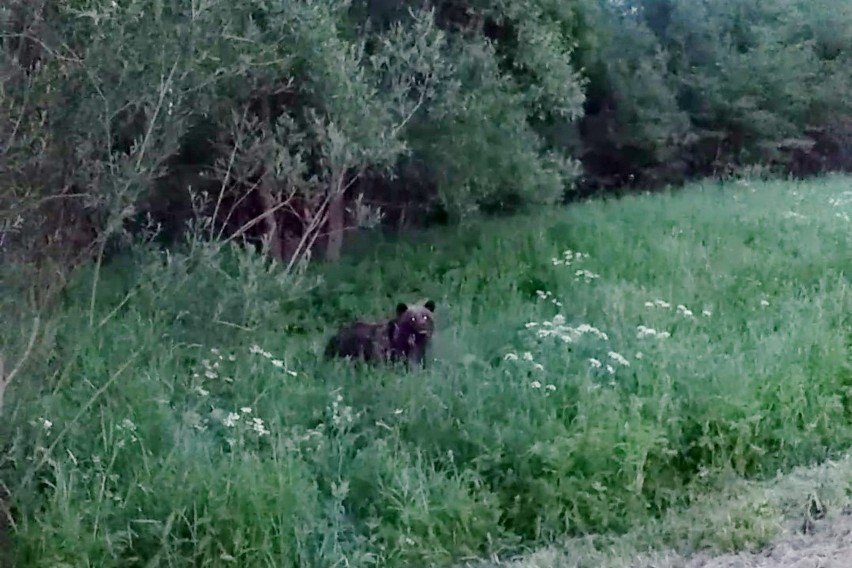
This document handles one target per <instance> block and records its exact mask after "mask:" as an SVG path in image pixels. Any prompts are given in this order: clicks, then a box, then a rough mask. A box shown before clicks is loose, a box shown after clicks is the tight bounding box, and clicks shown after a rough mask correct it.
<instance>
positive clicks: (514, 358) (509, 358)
mask: <svg viewBox="0 0 852 568" xmlns="http://www.w3.org/2000/svg"><path fill="white" fill-rule="evenodd" d="M503 359H505V360H506V361H517V360H518V356H517V355H515V354H514V353H506V356H505V357H503Z"/></svg>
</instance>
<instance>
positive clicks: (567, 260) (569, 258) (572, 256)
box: [550, 249, 589, 266]
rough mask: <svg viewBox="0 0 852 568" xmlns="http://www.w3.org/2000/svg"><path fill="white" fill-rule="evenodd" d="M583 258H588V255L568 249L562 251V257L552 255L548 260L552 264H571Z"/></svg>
mask: <svg viewBox="0 0 852 568" xmlns="http://www.w3.org/2000/svg"><path fill="white" fill-rule="evenodd" d="M584 258H589V255H588V254H586V253H583V252H576V251H573V250H571V249H568V250H566V251H565V252H563V253H562V258H557V257H553V258H551V259H550V262H551V263H552V264H553V266H571V265H572V264H574V263H575V262H579V261H581V260H583V259H584Z"/></svg>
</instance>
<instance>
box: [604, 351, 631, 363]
mask: <svg viewBox="0 0 852 568" xmlns="http://www.w3.org/2000/svg"><path fill="white" fill-rule="evenodd" d="M607 355H609V358H610V359H612V360H613V361H615V362H616V363H618V364H619V365H624V366H625V367H629V366H630V361H628V360H627V359H626V358H625V357H624V356H623V355H621V354H620V353H616V352H615V351H610V352H609V353H607Z"/></svg>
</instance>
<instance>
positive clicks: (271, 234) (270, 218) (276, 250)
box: [257, 175, 286, 262]
mask: <svg viewBox="0 0 852 568" xmlns="http://www.w3.org/2000/svg"><path fill="white" fill-rule="evenodd" d="M257 192H258V194H259V196H260V204H261V207H262V208H263V215H264V216H265V217H264V225H265V226H266V238H267V239H268V245H269V255H270V256H271V257H272V258H274V259H275V260H277V261H278V262H284V261H285V260H286V259H285V258H284V247H283V242H282V239H281V235H280V234H279V233H280V230H279V228H278V222H277V221H276V220H275V211H273V209H274V208H275V205H276V203H275V199H274V198H273V197H272V192H271V191H270V190H269V182H268V181H267V177H266V175H264V176H263V180H262V181H261V182H260V185H258V188H257Z"/></svg>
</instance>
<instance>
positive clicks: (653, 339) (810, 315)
mask: <svg viewBox="0 0 852 568" xmlns="http://www.w3.org/2000/svg"><path fill="white" fill-rule="evenodd" d="M849 184H850V180H849V179H848V178H844V177H830V178H823V179H819V180H816V181H813V182H809V183H793V182H763V181H750V180H748V179H746V178H743V179H741V180H740V181H738V182H731V183H728V184H717V183H715V182H711V183H705V184H696V185H693V186H691V187H689V188H687V189H686V190H685V191H683V192H678V193H674V194H663V195H656V196H651V195H635V196H629V197H626V198H623V199H621V200H618V201H602V200H599V201H591V202H587V203H583V204H579V205H576V206H573V207H570V208H567V209H564V210H553V211H546V212H532V213H529V214H528V215H527V216H521V217H516V218H513V219H510V220H505V219H504V220H491V221H480V222H472V223H469V224H467V225H465V226H463V227H451V228H445V229H442V230H440V231H428V232H422V233H419V234H414V235H411V237H410V238H404V239H395V241H396V242H390V241H389V240H388V241H386V242H375V239H373V238H371V239H369V240H370V241H371V242H368V243H358V242H353V247H358V248H360V249H361V250H360V251H355V252H353V253H352V254H351V255H346V256H345V257H344V258H343V259H342V260H341V261H340V262H338V263H334V264H329V265H327V266H314V267H311V268H309V269H308V270H307V271H304V272H300V273H294V272H292V271H287V270H285V269H284V267H283V266H282V265H280V264H278V263H273V264H272V265H271V266H270V265H269V263H268V262H267V259H266V258H265V257H264V256H263V255H262V254H259V253H256V252H254V251H250V250H246V249H243V248H239V247H231V248H229V249H227V250H225V251H221V252H217V247H215V246H213V245H210V244H209V243H206V242H204V241H202V240H198V239H189V241H188V244H187V245H186V246H185V247H184V248H181V249H180V250H177V249H172V250H171V251H169V252H165V251H162V250H159V249H157V248H155V247H153V246H151V245H144V244H136V245H134V246H133V248H132V250H131V252H130V253H129V254H127V255H123V256H119V257H116V258H114V259H112V260H108V261H107V262H105V263H104V264H103V266H102V267H101V268H100V271H96V270H94V269H93V268H86V269H84V270H83V271H81V272H80V273H79V274H78V275H77V277H76V278H74V279H73V281H72V283H71V285H70V286H68V287H66V288H65V289H64V292H63V297H62V298H61V301H60V302H58V303H57V304H55V305H54V307H53V308H52V309H51V310H50V311H47V312H43V313H42V318H41V324H40V327H39V333H38V334H37V336H36V337H37V339H36V341H35V343H34V346H33V347H32V350H31V351H30V356H29V359H28V362H27V365H26V367H25V371H26V372H25V373H24V374H19V375H18V376H17V377H16V378H15V379H14V380H13V382H12V384H11V385H10V387H9V390H8V391H7V392H6V401H5V406H4V407H3V409H2V417H3V420H2V423H0V441H1V442H2V453H0V481H2V483H3V485H5V486H7V487H8V489H9V492H10V494H11V495H13V496H14V500H13V506H14V509H13V512H14V520H15V528H14V554H15V555H16V558H15V560H16V562H17V563H16V564H15V566H58V565H67V566H85V565H93V566H143V565H160V566H188V565H205V566H229V565H238V566H296V565H299V566H333V565H341V564H342V563H345V564H346V565H350V566H374V565H377V566H405V565H447V564H451V563H452V562H455V561H458V560H460V559H462V558H464V557H471V556H483V555H486V554H488V553H490V552H505V551H510V550H515V549H517V548H518V547H520V546H527V545H536V544H544V543H548V542H551V541H554V540H558V539H560V538H562V537H563V536H565V535H582V534H589V533H602V534H620V533H623V532H626V531H630V530H632V529H634V528H636V527H637V526H640V525H642V524H643V523H646V522H647V521H649V520H650V519H655V518H659V517H661V516H664V515H665V514H666V513H667V512H668V511H671V510H677V509H680V508H682V507H684V506H688V505H690V504H691V503H693V502H694V501H695V500H698V501H699V502H700V501H702V500H705V501H706V499H707V498H708V494H709V492H711V491H713V490H714V489H715V488H717V487H718V484H719V483H720V481H722V480H724V479H725V476H726V475H731V474H735V475H737V476H743V477H750V478H759V477H764V476H770V475H773V474H775V473H776V472H777V471H780V470H786V469H788V468H790V467H792V466H794V465H797V464H804V463H810V462H814V461H817V460H821V459H824V458H826V457H827V456H830V455H832V454H834V453H835V452H838V451H840V450H843V449H846V448H848V447H849V446H850V445H852V427H850V421H852V362H851V361H850V351H851V350H852V333H850V330H852V322H850V317H852V315H850V314H852V288H850V273H849V269H850V259H849V241H850V232H849V216H850V215H852V194H850V192H849V189H848V188H849ZM567 251H571V253H570V254H569V253H568V252H567ZM587 255H588V256H587ZM16 274H17V276H20V275H21V273H16ZM16 274H13V273H8V272H6V273H4V280H3V282H2V284H3V286H4V290H9V291H12V290H13V289H19V290H27V286H26V283H23V282H20V280H17V281H16V280H14V277H15V276H16ZM96 274H98V275H99V276H98V278H97V280H96V279H95V278H93V276H95V275H96ZM95 284H96V285H95ZM93 290H94V293H93ZM425 297H430V298H433V299H435V300H436V301H437V303H438V306H439V308H438V326H439V327H438V329H439V332H438V333H439V335H438V337H437V338H436V342H435V345H434V351H433V354H434V357H435V360H434V361H433V363H432V364H431V366H430V368H429V369H428V370H425V371H417V372H413V373H409V374H405V373H399V372H395V371H394V370H391V369H381V368H377V369H367V368H359V367H357V366H351V365H344V364H341V363H339V362H327V361H323V360H321V359H320V358H319V357H318V355H317V354H318V353H319V351H320V348H321V345H322V342H323V341H324V339H325V338H326V337H327V334H328V333H329V332H330V331H331V329H332V327H333V326H334V325H336V324H337V323H340V322H342V321H345V320H347V319H349V318H353V317H363V316H371V315H374V316H376V317H379V316H383V315H384V314H386V313H389V312H390V311H392V310H393V307H394V306H395V303H396V301H397V300H399V299H403V300H416V299H418V298H425ZM16 298H21V296H16ZM0 302H2V309H3V312H2V314H3V321H4V322H15V323H14V324H7V325H6V326H4V328H5V329H4V331H3V335H2V341H3V343H2V345H0V347H2V352H3V353H6V354H8V355H7V357H8V358H7V370H8V367H9V366H11V365H12V364H14V363H15V362H16V360H17V359H16V357H17V356H18V354H21V353H23V352H24V351H25V347H26V344H27V341H28V338H29V335H30V329H31V322H29V321H28V320H27V319H26V316H27V314H28V312H27V308H26V305H25V304H18V303H15V302H16V300H15V299H13V294H12V293H4V294H3V295H2V298H0ZM642 326H644V327H642ZM651 329H653V330H654V332H653V333H652V332H651V331H650V330H651ZM13 354H14V355H15V357H14V358H13V357H12V355H13ZM621 358H623V359H624V360H623V361H622V360H621ZM598 363H599V364H598ZM610 367H611V371H612V372H610ZM749 510H750V509H749V506H747V505H743V508H742V510H741V511H739V512H738V513H737V516H736V518H735V519H734V520H732V521H731V522H732V523H734V525H736V526H734V527H733V529H730V527H729V529H730V530H729V529H726V530H725V531H721V532H720V533H719V535H720V536H719V538H720V539H724V540H725V542H724V543H720V546H721V547H723V548H737V547H739V546H750V545H753V544H754V543H755V542H757V543H759V542H765V539H766V538H767V535H769V534H771V531H770V530H768V529H767V528H766V526H765V523H763V522H762V521H761V520H760V518H761V515H762V513H761V511H762V509H761V508H760V507H757V506H755V509H754V520H753V521H752V520H751V519H752V516H751V514H750V513H749V512H748V511H749ZM732 526H733V525H732ZM731 530H734V532H733V533H731V532H730V531H731ZM713 538H715V537H713V536H712V535H709V536H708V535H704V536H702V537H700V538H698V539H697V540H699V541H701V542H700V543H702V544H706V542H707V541H708V540H710V541H712V540H713Z"/></svg>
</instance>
